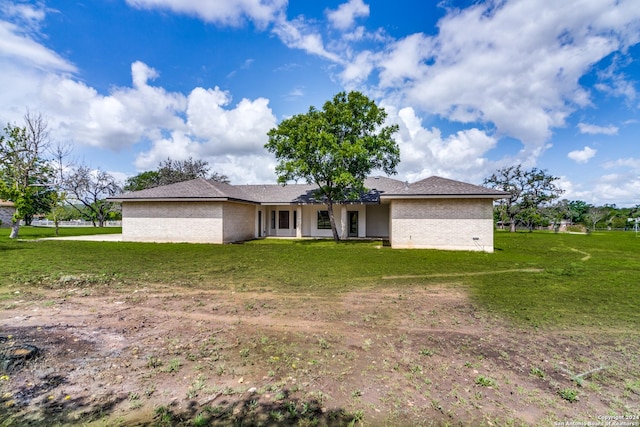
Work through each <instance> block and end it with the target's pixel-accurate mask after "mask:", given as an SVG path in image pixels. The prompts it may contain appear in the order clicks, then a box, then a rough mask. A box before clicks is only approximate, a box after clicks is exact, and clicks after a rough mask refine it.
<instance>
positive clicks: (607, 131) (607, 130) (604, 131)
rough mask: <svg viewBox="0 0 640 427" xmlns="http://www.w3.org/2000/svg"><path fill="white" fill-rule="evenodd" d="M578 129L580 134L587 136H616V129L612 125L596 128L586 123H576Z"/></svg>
mask: <svg viewBox="0 0 640 427" xmlns="http://www.w3.org/2000/svg"><path fill="white" fill-rule="evenodd" d="M578 129H580V133H586V134H588V135H617V134H618V128H617V127H616V126H613V125H609V126H596V125H590V124H587V123H578Z"/></svg>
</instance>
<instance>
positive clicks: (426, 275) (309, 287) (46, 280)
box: [0, 227, 640, 329]
mask: <svg viewBox="0 0 640 427" xmlns="http://www.w3.org/2000/svg"><path fill="white" fill-rule="evenodd" d="M5 231H6V232H5ZM96 231H99V232H113V233H117V232H120V229H117V228H107V229H100V230H96V229H94V228H82V229H81V228H63V229H61V235H71V234H92V233H95V232H96ZM7 236H8V230H3V231H2V235H0V259H1V260H2V262H1V263H0V294H4V295H5V296H8V294H10V293H11V292H13V291H15V289H16V288H17V287H19V288H21V289H24V288H25V287H27V286H34V287H37V286H48V287H49V286H60V279H61V278H65V277H66V278H68V277H71V276H73V277H76V278H81V279H82V280H83V281H84V283H85V284H86V285H87V286H91V285H96V286H97V285H109V286H121V287H122V286H137V285H139V284H145V283H146V284H154V283H168V284H172V285H174V286H175V287H176V289H177V290H178V289H180V288H181V287H225V288H233V289H235V290H238V291H241V290H276V291H279V292H304V293H324V294H331V293H335V292H341V291H344V290H349V289H354V288H370V289H371V290H372V292H374V291H375V289H376V288H381V287H385V288H398V287H400V288H402V287H408V286H416V285H418V286H443V285H446V286H456V287H460V288H464V289H465V290H467V291H468V292H469V293H470V295H471V296H472V298H473V300H474V302H475V303H476V304H477V306H478V307H479V308H484V309H486V310H489V311H490V312H493V313H496V314H498V315H501V316H507V317H509V318H512V319H513V320H515V321H516V322H518V323H524V324H529V325H532V326H553V327H561V328H570V327H572V326H575V325H581V326H593V327H611V328H631V329H636V328H638V327H640V310H639V309H638V307H640V238H636V235H635V234H634V233H632V232H610V233H596V234H592V235H588V236H587V235H577V234H553V233H543V232H534V233H515V234H510V233H504V232H497V233H496V238H495V248H496V252H495V253H493V254H486V253H474V252H450V251H433V250H395V249H390V248H388V247H381V246H380V243H379V242H344V243H340V244H337V245H336V244H335V243H333V242H332V241H324V240H320V241H317V240H301V241H300V240H299V241H296V240H262V241H253V242H247V243H245V244H241V245H197V244H152V243H121V242H81V241H51V240H47V241H40V240H36V238H37V237H51V236H53V229H44V228H31V227H24V228H22V229H21V231H20V237H21V238H22V239H24V240H20V241H11V240H9V239H8V237H7Z"/></svg>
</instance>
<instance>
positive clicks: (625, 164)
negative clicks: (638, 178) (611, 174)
mask: <svg viewBox="0 0 640 427" xmlns="http://www.w3.org/2000/svg"><path fill="white" fill-rule="evenodd" d="M603 166H604V168H605V169H613V168H630V169H633V170H635V171H636V172H640V159H635V158H633V157H627V158H626V159H618V160H614V161H611V162H606V163H604V165H603Z"/></svg>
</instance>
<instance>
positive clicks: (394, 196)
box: [380, 194, 509, 200]
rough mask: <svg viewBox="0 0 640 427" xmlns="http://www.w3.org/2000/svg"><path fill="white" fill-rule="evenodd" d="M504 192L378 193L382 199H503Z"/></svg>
mask: <svg viewBox="0 0 640 427" xmlns="http://www.w3.org/2000/svg"><path fill="white" fill-rule="evenodd" d="M505 197H509V196H508V195H504V194H380V200H384V199H503V198H505Z"/></svg>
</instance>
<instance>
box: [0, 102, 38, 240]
mask: <svg viewBox="0 0 640 427" xmlns="http://www.w3.org/2000/svg"><path fill="white" fill-rule="evenodd" d="M24 122H25V126H24V127H17V126H14V125H11V124H7V126H6V127H5V128H4V132H5V135H3V136H0V177H1V178H2V179H1V180H0V197H2V198H4V199H7V200H11V201H12V202H13V203H14V205H15V207H16V212H15V214H14V216H13V219H12V224H11V235H10V238H12V239H15V238H17V237H18V233H19V231H20V219H23V218H24V219H27V220H29V218H31V217H33V215H34V214H36V213H46V212H48V210H49V209H50V202H51V200H50V195H49V194H48V193H49V190H47V189H46V187H47V186H48V185H49V178H50V173H51V170H50V169H49V167H48V166H47V164H46V161H45V159H44V157H43V153H44V152H45V150H46V149H47V146H48V144H49V131H48V129H47V123H46V121H45V120H44V119H43V118H42V116H40V115H37V116H34V115H31V114H30V113H27V114H25V116H24Z"/></svg>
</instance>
